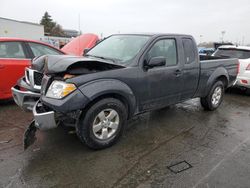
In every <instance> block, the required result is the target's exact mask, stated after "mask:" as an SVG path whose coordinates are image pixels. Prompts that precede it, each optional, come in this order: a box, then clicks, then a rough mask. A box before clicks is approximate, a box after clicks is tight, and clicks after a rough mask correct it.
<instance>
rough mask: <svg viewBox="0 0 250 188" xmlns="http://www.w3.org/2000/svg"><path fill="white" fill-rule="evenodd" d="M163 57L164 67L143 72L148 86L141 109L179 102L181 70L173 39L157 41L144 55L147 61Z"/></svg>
mask: <svg viewBox="0 0 250 188" xmlns="http://www.w3.org/2000/svg"><path fill="white" fill-rule="evenodd" d="M162 56H163V57H165V58H166V65H165V66H160V67H153V68H150V69H148V70H147V71H145V74H146V75H145V78H146V82H147V86H148V91H147V93H145V95H147V100H146V101H145V103H144V104H143V109H154V108H159V107H163V106H166V105H169V104H174V103H176V102H177V101H179V100H180V88H181V70H180V65H179V62H178V55H177V43H176V39H174V38H162V39H159V40H157V41H156V42H155V43H154V44H153V45H152V46H151V48H150V49H149V50H148V52H147V53H146V56H145V58H146V59H147V61H149V60H150V59H151V58H153V57H162Z"/></svg>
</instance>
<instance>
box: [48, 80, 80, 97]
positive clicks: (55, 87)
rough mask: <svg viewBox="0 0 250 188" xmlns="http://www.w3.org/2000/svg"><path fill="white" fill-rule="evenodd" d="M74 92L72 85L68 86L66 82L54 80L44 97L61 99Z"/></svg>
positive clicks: (74, 87)
mask: <svg viewBox="0 0 250 188" xmlns="http://www.w3.org/2000/svg"><path fill="white" fill-rule="evenodd" d="M75 90H76V86H75V85H74V84H69V83H66V82H62V81H56V80H55V81H53V82H52V84H51V85H50V86H49V89H48V91H47V93H46V97H50V98H54V99H61V98H63V97H65V96H67V95H68V94H70V93H72V92H73V91H75Z"/></svg>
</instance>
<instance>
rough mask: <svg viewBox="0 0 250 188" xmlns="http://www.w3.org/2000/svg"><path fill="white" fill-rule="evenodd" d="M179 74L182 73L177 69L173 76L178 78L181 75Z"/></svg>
mask: <svg viewBox="0 0 250 188" xmlns="http://www.w3.org/2000/svg"><path fill="white" fill-rule="evenodd" d="M181 73H182V71H181V70H180V69H177V70H176V71H175V73H174V74H175V76H177V77H178V76H180V75H181Z"/></svg>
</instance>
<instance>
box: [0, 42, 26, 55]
mask: <svg viewBox="0 0 250 188" xmlns="http://www.w3.org/2000/svg"><path fill="white" fill-rule="evenodd" d="M0 58H20V59H25V58H26V56H25V53H24V50H23V47H22V45H21V43H20V42H0Z"/></svg>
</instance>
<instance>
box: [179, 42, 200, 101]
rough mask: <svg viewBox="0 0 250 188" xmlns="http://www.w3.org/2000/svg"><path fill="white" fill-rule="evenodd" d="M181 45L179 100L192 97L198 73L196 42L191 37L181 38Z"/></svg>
mask: <svg viewBox="0 0 250 188" xmlns="http://www.w3.org/2000/svg"><path fill="white" fill-rule="evenodd" d="M182 46H183V57H184V59H183V61H184V67H183V75H182V76H183V86H182V91H181V100H185V99H189V98H192V97H193V96H194V94H195V92H196V89H197V87H198V82H199V75H200V68H199V67H200V64H199V59H198V52H197V47H196V44H195V43H194V41H193V39H191V38H182Z"/></svg>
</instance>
